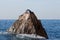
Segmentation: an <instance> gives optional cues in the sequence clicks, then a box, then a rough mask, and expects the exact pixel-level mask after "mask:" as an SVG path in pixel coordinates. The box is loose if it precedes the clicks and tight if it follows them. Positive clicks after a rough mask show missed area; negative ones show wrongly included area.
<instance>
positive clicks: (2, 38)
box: [0, 19, 60, 40]
mask: <svg viewBox="0 0 60 40" xmlns="http://www.w3.org/2000/svg"><path fill="white" fill-rule="evenodd" d="M15 21H16V20H0V32H4V31H6V30H7V29H8V28H9V27H10V26H11V25H13V23H14V22H15ZM41 22H42V25H43V27H44V28H45V30H46V32H47V34H48V37H49V40H59V39H60V20H47V19H46V20H41ZM10 37H11V38H10ZM12 38H14V37H13V36H12V35H10V36H9V35H0V40H12ZM14 39H15V40H17V39H16V38H14Z"/></svg>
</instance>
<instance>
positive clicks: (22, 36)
mask: <svg viewBox="0 0 60 40" xmlns="http://www.w3.org/2000/svg"><path fill="white" fill-rule="evenodd" d="M16 37H18V38H25V37H28V38H38V39H46V38H45V37H42V36H39V35H36V34H17V35H16Z"/></svg>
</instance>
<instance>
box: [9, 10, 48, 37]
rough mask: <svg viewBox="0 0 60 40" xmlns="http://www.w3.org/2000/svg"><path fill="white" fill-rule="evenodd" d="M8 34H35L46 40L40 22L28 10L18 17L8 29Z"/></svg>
mask: <svg viewBox="0 0 60 40" xmlns="http://www.w3.org/2000/svg"><path fill="white" fill-rule="evenodd" d="M8 32H11V33H16V34H36V35H40V36H43V37H45V38H48V36H47V34H46V32H45V29H44V28H43V26H42V24H41V21H40V20H38V19H37V17H36V16H35V14H34V12H32V11H30V10H29V9H28V10H26V12H24V13H23V14H22V15H20V16H19V19H18V20H16V21H15V23H14V24H13V25H12V26H11V27H10V28H9V29H8Z"/></svg>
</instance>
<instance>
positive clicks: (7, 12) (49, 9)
mask: <svg viewBox="0 0 60 40" xmlns="http://www.w3.org/2000/svg"><path fill="white" fill-rule="evenodd" d="M27 9H30V10H32V11H33V12H34V13H35V15H36V16H37V18H38V19H60V0H0V19H18V17H19V15H21V14H23V13H24V12H25V11H26V10H27Z"/></svg>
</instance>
